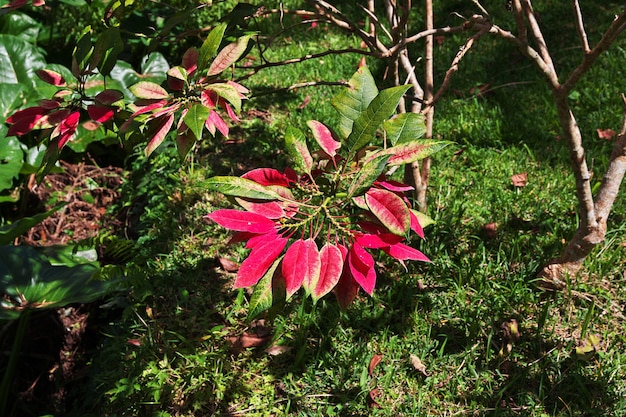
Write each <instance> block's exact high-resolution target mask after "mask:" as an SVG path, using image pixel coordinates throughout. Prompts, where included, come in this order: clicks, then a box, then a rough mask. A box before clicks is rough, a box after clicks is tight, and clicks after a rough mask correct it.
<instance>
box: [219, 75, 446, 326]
mask: <svg viewBox="0 0 626 417" xmlns="http://www.w3.org/2000/svg"><path fill="white" fill-rule="evenodd" d="M349 84H350V86H349V88H347V89H345V90H344V91H342V92H341V93H340V94H339V95H338V96H336V97H335V98H334V99H333V100H332V104H333V106H334V107H335V108H336V110H337V111H338V112H339V114H340V123H339V127H338V129H337V130H336V131H334V130H331V129H330V128H329V127H328V126H326V125H324V124H323V123H321V122H319V121H314V120H313V121H309V122H308V127H309V129H310V131H311V134H312V137H313V139H314V143H315V144H316V145H317V147H318V149H317V150H316V151H315V152H311V151H310V150H309V147H308V144H307V140H306V136H305V134H304V133H303V132H302V131H300V130H298V129H296V128H290V129H288V130H287V132H286V137H285V144H286V150H287V151H288V153H289V155H290V157H291V160H292V162H293V167H292V168H288V169H285V170H284V171H279V170H277V169H273V168H259V169H254V170H252V171H249V172H247V173H245V174H244V175H242V176H241V177H232V176H222V177H213V178H210V179H209V180H207V185H208V187H209V188H210V189H213V190H216V191H219V192H221V193H223V194H226V195H228V196H232V197H233V198H234V201H236V202H237V204H238V205H239V206H240V207H241V209H220V210H216V211H214V212H212V213H210V214H209V215H208V216H207V217H208V218H209V219H211V220H212V221H214V222H216V223H217V224H219V225H220V226H222V227H224V228H226V229H230V230H233V231H234V232H235V234H234V236H233V239H232V242H246V248H248V249H250V252H249V255H248V257H247V258H246V259H245V260H244V261H243V262H242V264H241V266H240V268H239V270H238V272H237V276H236V279H235V282H234V287H235V288H242V287H251V286H254V287H255V289H254V292H253V295H252V298H251V300H250V316H251V317H253V316H255V315H256V314H258V313H260V312H262V311H264V310H266V309H268V308H270V307H271V306H272V305H277V304H280V303H282V302H284V301H285V300H286V299H289V298H290V297H291V296H292V295H293V294H295V293H296V292H297V291H298V290H299V289H300V288H303V289H304V292H305V294H306V295H307V296H311V297H312V299H313V300H314V302H317V301H318V300H319V299H320V298H321V297H323V296H324V295H326V294H328V293H330V292H331V291H333V292H334V293H335V295H336V297H337V300H338V302H339V304H340V306H341V307H343V308H345V307H347V306H348V305H349V304H350V303H351V302H352V300H353V299H354V298H355V297H356V295H357V294H358V292H359V290H361V289H362V290H363V291H365V292H366V293H367V294H369V295H371V294H372V292H373V291H374V288H375V286H376V270H375V261H374V257H373V255H372V252H376V251H379V250H382V251H383V252H385V253H386V254H387V255H389V256H391V257H392V258H394V259H396V260H397V261H399V262H400V263H402V264H403V265H404V261H408V260H417V261H428V260H429V259H428V258H427V257H426V255H424V254H423V253H422V252H420V251H419V250H417V249H414V248H412V247H410V246H409V245H407V244H406V242H407V240H408V239H409V235H410V233H411V232H414V233H416V234H417V235H418V236H420V237H422V238H423V237H424V233H423V229H422V225H421V223H422V222H423V220H424V219H426V217H425V216H424V215H423V214H421V213H419V212H418V211H416V210H414V209H413V208H412V207H411V204H410V201H409V200H408V199H407V197H406V196H405V194H406V192H407V191H410V190H412V187H410V186H408V185H405V184H402V183H400V182H398V181H395V180H393V179H391V178H390V173H391V172H392V171H394V168H393V167H397V166H399V165H404V164H407V163H411V162H414V161H417V160H419V159H422V158H425V157H427V156H429V155H431V154H433V153H434V152H436V151H438V150H440V149H441V148H443V147H444V146H446V145H447V142H443V141H435V140H426V139H420V138H421V137H422V136H423V134H424V132H425V127H424V119H423V117H422V116H420V115H418V114H414V113H404V114H399V115H396V116H395V117H392V116H393V115H394V113H395V110H396V107H397V105H398V102H399V100H400V99H401V98H402V96H403V94H404V93H405V92H406V90H407V89H408V88H409V86H399V87H393V88H389V89H385V90H382V91H380V92H379V91H378V89H377V87H376V84H375V82H374V80H373V78H372V76H371V74H370V72H369V70H368V69H367V67H365V66H363V67H361V68H359V70H358V71H357V73H356V74H355V75H354V76H353V77H352V79H351V80H350V82H349Z"/></svg>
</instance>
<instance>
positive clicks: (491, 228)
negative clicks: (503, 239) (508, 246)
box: [483, 223, 498, 239]
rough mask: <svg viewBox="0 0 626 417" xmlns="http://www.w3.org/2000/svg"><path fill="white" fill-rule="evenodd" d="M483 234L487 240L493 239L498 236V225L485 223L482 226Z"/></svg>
mask: <svg viewBox="0 0 626 417" xmlns="http://www.w3.org/2000/svg"><path fill="white" fill-rule="evenodd" d="M483 232H484V233H485V236H487V238H489V239H495V238H496V236H497V235H498V223H487V224H486V225H484V226H483Z"/></svg>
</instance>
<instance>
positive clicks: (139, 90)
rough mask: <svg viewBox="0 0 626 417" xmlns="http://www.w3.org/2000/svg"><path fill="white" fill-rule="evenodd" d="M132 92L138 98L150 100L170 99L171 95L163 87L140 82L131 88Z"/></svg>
mask: <svg viewBox="0 0 626 417" xmlns="http://www.w3.org/2000/svg"><path fill="white" fill-rule="evenodd" d="M130 92H131V93H133V94H134V95H135V97H137V98H145V99H150V100H158V99H165V98H168V97H169V94H168V93H167V91H166V90H165V89H164V88H163V87H161V86H160V85H158V84H155V83H153V82H150V81H140V82H138V83H137V84H135V85H133V86H131V87H130Z"/></svg>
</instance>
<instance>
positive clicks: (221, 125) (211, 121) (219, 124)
mask: <svg viewBox="0 0 626 417" xmlns="http://www.w3.org/2000/svg"><path fill="white" fill-rule="evenodd" d="M205 126H206V128H207V130H208V131H209V132H211V134H212V135H213V136H215V128H217V130H219V131H220V133H221V134H222V135H224V136H225V137H228V125H227V124H226V122H224V119H222V118H221V117H220V115H219V114H217V112H215V110H211V113H209V117H208V118H207V119H206V122H205Z"/></svg>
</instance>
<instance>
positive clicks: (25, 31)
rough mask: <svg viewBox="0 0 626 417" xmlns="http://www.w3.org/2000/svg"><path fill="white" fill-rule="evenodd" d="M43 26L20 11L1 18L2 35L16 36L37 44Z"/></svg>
mask: <svg viewBox="0 0 626 417" xmlns="http://www.w3.org/2000/svg"><path fill="white" fill-rule="evenodd" d="M40 29H41V24H40V23H39V22H37V21H36V20H35V19H33V18H32V17H30V16H28V15H27V14H24V13H22V12H19V11H13V12H11V13H7V14H5V15H3V16H2V17H0V33H3V34H5V35H15V36H18V37H20V38H21V39H23V40H25V41H27V42H29V43H32V44H36V43H37V37H38V36H39V30H40Z"/></svg>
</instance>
